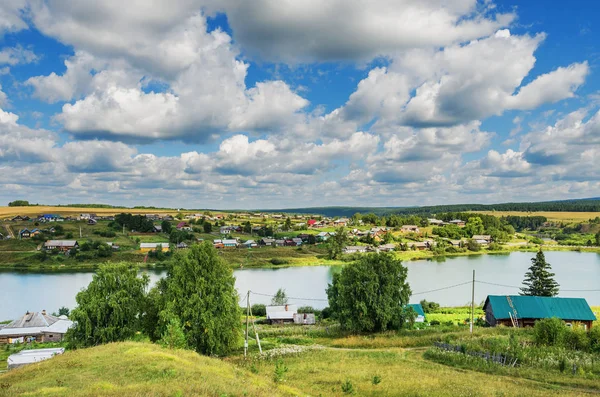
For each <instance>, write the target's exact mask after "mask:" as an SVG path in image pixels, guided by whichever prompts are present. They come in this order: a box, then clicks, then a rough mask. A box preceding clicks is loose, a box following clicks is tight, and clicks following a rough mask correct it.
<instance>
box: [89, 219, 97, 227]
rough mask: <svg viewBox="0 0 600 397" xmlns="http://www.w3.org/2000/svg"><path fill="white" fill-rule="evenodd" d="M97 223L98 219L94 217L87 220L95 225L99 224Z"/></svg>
mask: <svg viewBox="0 0 600 397" xmlns="http://www.w3.org/2000/svg"><path fill="white" fill-rule="evenodd" d="M97 223H98V221H97V220H95V219H92V218H90V219H88V221H87V224H88V225H92V226H93V225H95V224H97Z"/></svg>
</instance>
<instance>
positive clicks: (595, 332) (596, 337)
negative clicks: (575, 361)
mask: <svg viewBox="0 0 600 397" xmlns="http://www.w3.org/2000/svg"><path fill="white" fill-rule="evenodd" d="M588 338H589V339H590V350H591V351H592V352H594V353H600V327H599V326H595V327H593V328H592V329H591V330H590V332H589V333H588Z"/></svg>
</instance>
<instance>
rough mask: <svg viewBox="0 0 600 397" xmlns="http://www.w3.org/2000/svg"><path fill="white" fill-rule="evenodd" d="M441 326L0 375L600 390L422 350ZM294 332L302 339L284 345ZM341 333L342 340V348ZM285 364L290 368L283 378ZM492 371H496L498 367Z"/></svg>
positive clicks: (114, 388)
mask: <svg viewBox="0 0 600 397" xmlns="http://www.w3.org/2000/svg"><path fill="white" fill-rule="evenodd" d="M272 331H273V332H275V333H278V331H281V332H284V334H287V331H294V333H295V332H296V331H297V332H300V331H302V330H298V329H294V328H289V327H283V328H276V329H273V330H272ZM304 332H305V331H302V333H304ZM498 332H499V333H502V332H508V331H506V330H499V331H495V330H489V329H486V330H478V332H477V335H478V336H483V335H487V334H490V333H498ZM421 333H423V335H422V338H421V335H420V334H421ZM434 333H435V332H434ZM268 334H269V332H263V335H268ZM432 335H433V334H432V333H431V332H428V331H421V332H420V333H418V334H417V335H414V336H413V337H406V336H401V335H398V336H395V335H393V334H380V335H377V336H374V337H373V339H371V338H368V337H365V336H357V337H351V338H345V337H344V338H339V339H335V340H333V341H332V340H328V339H330V338H325V339H323V338H320V340H319V341H320V342H323V344H317V345H313V346H312V347H311V346H308V345H307V344H312V343H314V342H315V340H305V339H306V336H304V337H302V336H299V335H298V336H296V337H293V336H287V337H282V335H280V336H279V337H275V336H267V337H266V338H265V346H267V347H268V346H269V345H273V346H280V348H278V349H277V348H276V349H273V350H270V351H269V352H270V353H275V352H276V351H284V352H285V351H288V352H287V353H285V354H283V355H276V354H271V355H270V357H271V358H258V357H257V356H256V352H255V349H254V347H255V346H251V352H252V355H251V356H250V358H249V359H248V360H244V359H243V357H241V356H239V355H238V356H233V357H229V358H227V359H225V360H221V359H216V358H209V357H204V356H200V355H198V354H196V353H193V352H190V351H172V350H167V349H163V348H161V347H160V346H157V345H153V344H149V343H140V342H125V343H113V344H109V345H104V346H99V347H95V348H91V349H84V350H79V351H72V352H67V353H65V354H64V355H62V356H58V357H55V358H53V359H52V360H49V361H45V362H42V363H39V364H33V365H30V366H28V367H24V368H19V369H16V370H12V371H9V372H8V373H6V374H3V375H0V396H2V397H4V396H25V395H27V396H38V395H43V396H219V397H221V396H346V395H360V396H405V395H409V396H432V395H435V396H500V395H502V396H513V395H527V396H530V397H535V396H540V397H541V396H551V395H552V396H554V395H556V396H559V395H560V396H564V395H586V394H588V393H597V392H598V390H599V389H598V385H597V382H596V381H595V380H593V379H592V378H590V379H586V377H579V376H577V377H574V376H573V377H572V376H569V375H562V374H560V373H555V372H556V371H554V372H545V371H542V370H528V369H526V370H524V371H523V373H521V372H519V371H521V370H519V369H514V371H512V372H511V371H510V370H504V371H503V370H501V369H499V370H498V372H499V373H498V374H495V373H491V374H489V373H484V372H480V371H473V370H469V369H463V368H454V367H451V366H447V365H443V364H440V363H437V362H432V361H429V360H427V359H424V357H423V352H424V351H425V349H426V348H421V347H417V348H414V347H410V346H414V344H415V343H416V344H417V346H419V345H421V344H422V343H424V342H426V341H425V339H431V337H432ZM436 335H437V334H436ZM309 339H310V338H309ZM292 340H294V341H295V342H296V343H300V345H295V347H292V346H291V345H284V344H280V343H282V342H283V341H286V342H288V343H289V342H291V341H292ZM277 341H279V343H276V342H277ZM332 342H334V343H332ZM338 342H339V343H341V345H342V346H339V347H336V344H337V343H338ZM302 345H304V346H302ZM273 346H271V347H273ZM285 346H288V347H285ZM407 347H408V348H407ZM289 350H293V351H292V352H291V353H290V352H289ZM294 351H295V352H294ZM277 366H279V367H280V369H282V371H281V372H280V379H279V382H277V383H276V382H275V380H274V373H275V368H276V367H277ZM489 370H490V371H492V372H493V371H495V369H493V368H491V367H490V368H489ZM513 372H514V373H513ZM376 378H377V379H378V381H377V382H375V381H374V380H375V379H376Z"/></svg>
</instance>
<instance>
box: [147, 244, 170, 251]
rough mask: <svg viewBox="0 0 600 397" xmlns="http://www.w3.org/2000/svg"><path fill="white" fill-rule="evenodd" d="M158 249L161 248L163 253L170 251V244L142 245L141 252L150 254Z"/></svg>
mask: <svg viewBox="0 0 600 397" xmlns="http://www.w3.org/2000/svg"><path fill="white" fill-rule="evenodd" d="M158 247H161V248H160V250H161V251H162V252H164V251H168V250H169V243H140V251H142V252H150V251H156V250H157V249H158Z"/></svg>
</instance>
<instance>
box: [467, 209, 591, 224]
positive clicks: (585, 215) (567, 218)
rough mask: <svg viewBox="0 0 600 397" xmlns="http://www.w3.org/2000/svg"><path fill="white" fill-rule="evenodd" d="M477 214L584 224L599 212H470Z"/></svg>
mask: <svg viewBox="0 0 600 397" xmlns="http://www.w3.org/2000/svg"><path fill="white" fill-rule="evenodd" d="M470 212H477V213H478V214H487V215H495V216H498V217H501V216H510V215H513V216H545V217H546V218H548V220H549V221H557V222H586V221H588V220H590V219H593V218H595V217H597V216H600V212H550V211H532V212H527V211H470Z"/></svg>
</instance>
